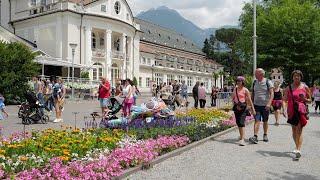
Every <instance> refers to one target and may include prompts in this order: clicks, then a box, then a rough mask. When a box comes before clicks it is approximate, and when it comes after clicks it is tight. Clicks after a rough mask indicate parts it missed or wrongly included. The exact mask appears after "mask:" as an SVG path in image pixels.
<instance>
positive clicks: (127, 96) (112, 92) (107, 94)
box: [98, 77, 141, 117]
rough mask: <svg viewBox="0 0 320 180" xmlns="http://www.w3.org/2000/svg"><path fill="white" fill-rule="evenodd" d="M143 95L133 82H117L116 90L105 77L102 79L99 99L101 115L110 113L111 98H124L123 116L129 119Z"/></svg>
mask: <svg viewBox="0 0 320 180" xmlns="http://www.w3.org/2000/svg"><path fill="white" fill-rule="evenodd" d="M139 95H141V94H140V91H139V89H138V87H137V86H136V85H135V84H134V83H133V81H132V80H130V79H126V80H120V79H119V80H117V81H116V86H115V88H112V87H111V85H110V82H109V80H107V79H106V78H104V77H101V78H100V85H99V90H98V99H99V101H100V107H101V113H102V114H104V113H106V112H108V111H109V109H108V106H109V105H110V98H122V99H123V100H122V101H123V103H122V107H123V108H122V114H123V117H128V116H130V114H131V108H132V106H133V105H136V100H137V97H138V96H139Z"/></svg>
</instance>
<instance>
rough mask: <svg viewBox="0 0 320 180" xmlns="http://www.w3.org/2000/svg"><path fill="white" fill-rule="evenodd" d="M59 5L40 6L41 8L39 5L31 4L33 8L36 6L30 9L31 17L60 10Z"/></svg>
mask: <svg viewBox="0 0 320 180" xmlns="http://www.w3.org/2000/svg"><path fill="white" fill-rule="evenodd" d="M57 4H58V3H51V4H47V5H45V4H42V3H41V4H39V6H37V4H34V5H33V4H31V5H32V6H34V8H32V9H30V15H35V14H40V13H44V12H47V11H53V10H56V9H58V5H57Z"/></svg>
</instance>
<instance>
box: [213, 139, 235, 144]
mask: <svg viewBox="0 0 320 180" xmlns="http://www.w3.org/2000/svg"><path fill="white" fill-rule="evenodd" d="M213 140H214V141H216V142H221V143H226V144H238V143H237V142H238V141H239V139H237V138H232V139H224V140H221V139H213Z"/></svg>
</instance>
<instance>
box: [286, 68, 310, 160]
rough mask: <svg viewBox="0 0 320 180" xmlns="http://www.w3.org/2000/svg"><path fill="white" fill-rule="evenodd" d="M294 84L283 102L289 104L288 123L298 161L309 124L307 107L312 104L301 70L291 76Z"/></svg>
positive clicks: (287, 90) (287, 91) (289, 88)
mask: <svg viewBox="0 0 320 180" xmlns="http://www.w3.org/2000/svg"><path fill="white" fill-rule="evenodd" d="M291 78H292V79H293V83H292V84H291V85H289V86H288V87H287V88H286V89H285V94H284V97H283V100H284V101H285V102H288V108H287V112H288V121H287V122H288V123H289V124H291V126H292V137H293V140H294V142H295V145H296V148H295V150H294V151H293V152H294V153H295V154H296V159H297V160H298V159H299V158H300V157H301V146H302V139H303V138H302V130H303V127H304V126H305V125H306V124H307V106H306V103H311V94H310V89H309V88H308V87H307V85H305V84H304V83H303V82H301V80H302V79H303V74H302V72H301V71H299V70H295V71H293V72H292V74H291Z"/></svg>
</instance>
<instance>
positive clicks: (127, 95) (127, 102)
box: [122, 79, 134, 117]
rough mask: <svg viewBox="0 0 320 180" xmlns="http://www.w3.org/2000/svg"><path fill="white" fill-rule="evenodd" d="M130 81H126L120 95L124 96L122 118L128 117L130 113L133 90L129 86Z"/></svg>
mask: <svg viewBox="0 0 320 180" xmlns="http://www.w3.org/2000/svg"><path fill="white" fill-rule="evenodd" d="M131 84H132V83H131V80H130V79H126V81H125V84H124V88H123V91H122V95H123V96H124V102H123V109H122V111H123V116H124V117H128V116H130V113H131V107H132V105H133V101H134V100H133V88H132V86H131Z"/></svg>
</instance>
